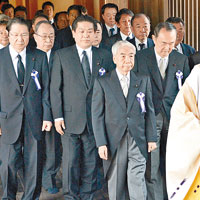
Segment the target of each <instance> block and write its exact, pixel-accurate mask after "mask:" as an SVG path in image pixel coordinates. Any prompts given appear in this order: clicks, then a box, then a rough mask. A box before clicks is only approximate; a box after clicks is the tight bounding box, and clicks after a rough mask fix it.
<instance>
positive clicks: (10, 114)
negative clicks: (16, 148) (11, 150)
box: [0, 46, 52, 144]
mask: <svg viewBox="0 0 200 200" xmlns="http://www.w3.org/2000/svg"><path fill="white" fill-rule="evenodd" d="M0 60H1V62H0V127H1V129H2V137H1V139H2V141H3V142H4V143H7V144H13V143H14V142H16V140H17V139H18V137H19V135H20V131H21V127H22V123H23V115H24V114H25V115H26V118H27V119H28V121H29V126H30V129H31V131H32V134H33V136H34V137H35V139H36V140H40V139H42V131H41V129H42V122H43V120H47V121H51V120H52V119H51V111H50V102H49V73H48V64H47V57H46V54H45V53H44V52H42V51H40V50H36V49H35V50H30V49H28V48H27V51H26V69H25V80H24V87H23V92H21V90H20V87H19V83H18V80H17V76H16V73H15V71H14V66H13V63H12V59H11V56H10V52H9V46H8V47H6V48H4V49H2V50H0ZM33 69H34V70H36V71H37V72H38V74H39V82H40V85H41V88H42V89H41V90H37V88H36V84H35V81H34V80H33V78H32V77H31V72H32V70H33Z"/></svg>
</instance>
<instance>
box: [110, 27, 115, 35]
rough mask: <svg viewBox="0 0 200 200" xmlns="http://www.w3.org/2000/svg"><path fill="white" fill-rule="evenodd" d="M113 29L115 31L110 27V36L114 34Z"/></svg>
mask: <svg viewBox="0 0 200 200" xmlns="http://www.w3.org/2000/svg"><path fill="white" fill-rule="evenodd" d="M114 31H115V29H114V28H111V29H110V36H113V35H114Z"/></svg>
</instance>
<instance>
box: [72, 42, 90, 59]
mask: <svg viewBox="0 0 200 200" xmlns="http://www.w3.org/2000/svg"><path fill="white" fill-rule="evenodd" d="M76 48H77V50H78V55H79V57H80V56H81V55H82V53H83V51H86V52H87V55H89V54H90V53H91V51H92V47H89V48H87V49H82V48H81V47H79V46H78V45H77V44H76Z"/></svg>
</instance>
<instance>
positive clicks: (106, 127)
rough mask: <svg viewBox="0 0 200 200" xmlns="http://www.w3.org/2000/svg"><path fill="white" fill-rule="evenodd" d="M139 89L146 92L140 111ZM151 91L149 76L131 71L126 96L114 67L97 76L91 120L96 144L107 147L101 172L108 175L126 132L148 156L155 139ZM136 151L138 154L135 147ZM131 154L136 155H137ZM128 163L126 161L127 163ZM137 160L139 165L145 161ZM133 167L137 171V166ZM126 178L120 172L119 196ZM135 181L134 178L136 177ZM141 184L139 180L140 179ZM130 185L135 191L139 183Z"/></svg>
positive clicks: (121, 194)
mask: <svg viewBox="0 0 200 200" xmlns="http://www.w3.org/2000/svg"><path fill="white" fill-rule="evenodd" d="M139 92H142V93H144V94H145V107H146V113H141V107H140V103H139V102H138V100H137V97H136V95H137V94H138V93H139ZM151 95H152V94H151V84H150V79H149V78H148V77H146V76H141V75H139V74H137V73H134V72H133V71H131V73H130V86H129V91H128V97H127V99H125V97H124V95H123V91H122V89H121V85H120V82H119V79H118V76H117V73H116V70H113V71H112V72H111V73H109V74H107V75H106V76H104V77H102V78H98V79H96V81H95V85H94V92H93V98H92V123H93V128H94V134H95V139H96V144H97V147H100V146H103V145H107V147H108V150H109V159H108V160H103V164H104V175H105V176H106V177H107V178H108V179H109V173H110V168H111V166H112V162H113V159H114V157H115V154H116V151H117V152H118V147H119V145H120V143H121V141H122V140H123V137H124V135H125V134H126V132H128V133H129V134H130V136H131V138H133V140H134V141H135V143H136V145H137V147H138V148H139V150H140V152H141V153H142V155H143V157H145V158H146V159H147V157H148V156H147V142H155V141H156V126H155V114H154V109H153V104H152V96H151ZM135 154H138V153H137V151H136V152H135ZM124 156H125V155H124ZM134 156H135V158H136V157H137V155H134ZM127 163H128V161H127ZM127 163H125V165H126V166H127V165H128V164H127ZM140 164H141V166H142V165H144V164H145V162H144V163H143V164H142V163H140ZM120 166H121V165H120ZM126 168H127V167H126ZM134 170H136V171H137V168H135V169H134ZM125 171H127V170H125ZM122 173H124V172H122ZM126 173H127V172H126ZM126 173H125V177H126V176H127V175H126ZM141 174H142V172H141ZM143 176H144V174H143ZM137 178H138V179H140V178H141V179H142V180H143V177H142V175H141V176H139V174H138V176H137ZM126 181H127V180H126V178H124V177H123V175H122V174H119V180H118V182H117V185H118V186H119V185H122V187H121V188H120V187H118V186H117V188H116V190H117V197H118V198H119V199H126V198H125V197H124V196H123V195H124V193H125V190H124V188H125V186H126ZM134 181H135V182H137V180H133V182H134ZM140 184H142V183H141V182H140ZM140 184H139V185H140ZM136 185H137V184H136ZM113 187H114V186H113ZM132 187H133V188H132V189H133V190H134V191H135V189H136V188H137V189H138V188H139V190H140V186H134V185H132ZM134 187H135V189H134ZM137 189H136V190H137ZM129 192H130V191H129ZM138 193H140V197H141V196H142V195H143V194H142V193H143V191H142V192H141V191H138ZM141 199H143V198H141Z"/></svg>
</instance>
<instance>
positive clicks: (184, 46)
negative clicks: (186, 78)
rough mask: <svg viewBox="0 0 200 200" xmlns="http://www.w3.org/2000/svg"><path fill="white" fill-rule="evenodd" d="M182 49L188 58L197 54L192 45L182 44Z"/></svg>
mask: <svg viewBox="0 0 200 200" xmlns="http://www.w3.org/2000/svg"><path fill="white" fill-rule="evenodd" d="M181 48H182V50H183V54H184V55H186V56H190V55H192V54H194V53H195V49H194V48H193V47H191V46H190V45H187V44H184V43H181Z"/></svg>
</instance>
